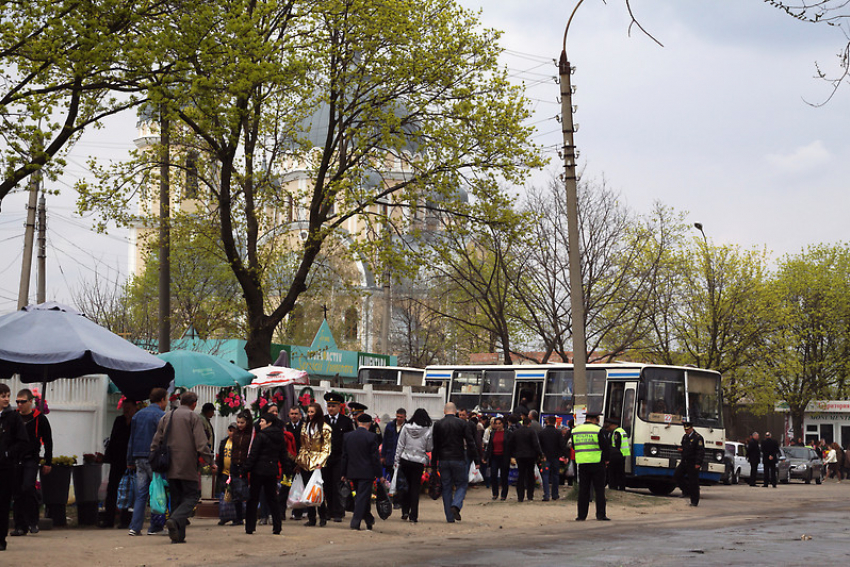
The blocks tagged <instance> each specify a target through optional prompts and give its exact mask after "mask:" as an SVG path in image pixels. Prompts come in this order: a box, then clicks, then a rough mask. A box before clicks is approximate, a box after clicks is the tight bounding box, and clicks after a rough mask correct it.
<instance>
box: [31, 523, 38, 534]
mask: <svg viewBox="0 0 850 567" xmlns="http://www.w3.org/2000/svg"><path fill="white" fill-rule="evenodd" d="M30 533H31V534H37V533H38V524H36V525H34V526H30Z"/></svg>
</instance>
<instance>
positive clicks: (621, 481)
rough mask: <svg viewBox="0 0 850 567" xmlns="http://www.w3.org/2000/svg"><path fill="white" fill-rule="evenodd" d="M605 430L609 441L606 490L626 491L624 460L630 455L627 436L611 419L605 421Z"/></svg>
mask: <svg viewBox="0 0 850 567" xmlns="http://www.w3.org/2000/svg"><path fill="white" fill-rule="evenodd" d="M605 429H606V430H607V431H608V435H609V439H610V440H611V454H610V456H609V459H608V488H611V489H613V490H621V491H622V490H625V489H626V459H627V458H629V457H630V456H631V454H632V452H631V447H630V446H629V436H628V434H627V433H626V430H625V429H623V428H622V427H620V425H619V424H618V423H617V422H616V421H614V420H613V419H606V420H605Z"/></svg>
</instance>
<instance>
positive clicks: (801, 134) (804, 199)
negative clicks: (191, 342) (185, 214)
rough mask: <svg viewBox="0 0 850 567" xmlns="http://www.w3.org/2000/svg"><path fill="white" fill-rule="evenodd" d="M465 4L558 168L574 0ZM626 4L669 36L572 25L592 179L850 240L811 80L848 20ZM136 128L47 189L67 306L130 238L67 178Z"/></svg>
mask: <svg viewBox="0 0 850 567" xmlns="http://www.w3.org/2000/svg"><path fill="white" fill-rule="evenodd" d="M460 2H461V4H462V5H464V6H466V7H469V8H472V9H481V19H482V22H483V24H484V25H485V26H487V27H493V28H496V29H500V30H502V31H503V32H504V35H503V37H502V40H501V43H502V46H503V47H504V48H505V49H506V50H507V51H506V53H505V57H504V62H505V64H506V65H507V66H508V67H509V69H510V70H511V71H512V74H513V75H514V76H515V77H516V80H517V81H521V82H524V83H525V84H526V85H527V88H528V96H529V98H530V99H532V104H533V107H534V109H535V116H534V118H533V119H532V122H533V123H534V125H535V127H536V128H537V135H536V138H535V139H536V141H537V142H538V143H539V144H541V145H543V146H546V148H547V149H548V155H549V156H550V157H552V158H553V162H552V163H551V164H550V166H549V170H550V171H558V170H559V167H558V161H557V160H558V157H557V154H556V153H555V150H556V149H557V147H558V146H559V145H560V144H561V133H560V124H559V123H558V122H557V121H556V120H555V116H556V115H557V114H559V112H560V106H559V105H558V103H557V97H558V93H559V87H558V85H557V84H556V83H555V81H554V77H555V75H556V74H557V69H556V67H555V64H554V60H555V59H556V58H557V57H558V55H559V54H560V50H561V40H562V36H563V30H564V26H565V25H566V22H567V19H568V17H569V13H570V11H571V10H572V7H573V6H574V2H563V1H554V0H526V1H525V2H516V0H460ZM632 7H633V9H634V12H635V15H636V16H637V17H638V19H639V21H640V22H641V24H643V26H644V27H645V28H647V30H648V31H649V32H650V33H652V34H653V36H655V37H656V38H657V39H658V40H659V41H660V42H661V43H663V44H664V47H659V46H658V45H657V44H655V43H654V42H653V41H652V40H650V39H649V38H647V37H646V36H644V35H643V34H641V33H640V31H639V30H637V29H632V33H631V36H629V34H628V31H629V29H628V28H629V16H628V13H627V11H626V7H625V3H624V0H609V1H608V4H607V5H606V4H604V3H603V2H602V0H586V1H585V2H584V4H583V5H582V6H581V8H580V9H579V11H578V13H577V15H576V17H575V19H574V21H573V24H572V28H571V30H570V37H569V40H568V45H567V53H568V56H569V60H570V63H571V64H572V65H573V66H575V67H576V73H575V75H574V77H573V82H574V84H575V85H576V87H577V91H576V94H575V95H574V98H573V103H574V104H575V105H577V106H578V111H577V113H576V115H575V121H576V122H577V123H579V125H580V128H579V131H578V133H577V134H576V145H577V146H578V148H579V150H580V152H581V156H580V159H579V164H580V166H581V167H583V168H584V178H585V179H601V178H602V177H603V176H604V177H605V179H606V180H607V182H608V184H609V185H610V186H611V187H613V188H615V189H616V190H618V191H619V192H620V193H621V194H622V196H623V198H624V200H625V201H626V202H627V203H628V204H629V205H630V206H631V207H632V208H633V209H635V210H637V211H640V212H648V211H649V210H650V208H651V207H652V204H653V202H655V201H661V202H662V203H664V204H665V205H668V206H670V207H673V208H675V209H677V210H679V211H687V212H688V213H689V220H690V221H691V222H694V221H698V222H701V223H702V224H703V225H704V228H705V232H706V235H707V236H708V237H709V238H710V239H711V240H713V241H714V242H716V243H718V244H722V243H729V244H740V245H742V246H744V247H753V246H766V247H767V248H768V249H769V250H770V251H771V252H772V253H773V254H774V256H775V257H779V256H781V255H783V254H786V253H796V252H799V251H801V250H802V249H803V248H804V247H806V246H808V245H810V244H816V243H821V242H825V243H835V242H840V241H846V240H847V239H848V238H847V226H848V221H847V219H846V217H847V212H848V211H850V191H848V181H847V164H848V163H850V139H848V137H847V135H846V133H847V132H848V131H850V128H848V126H850V124H848V122H850V113H848V112H847V109H848V103H850V85H845V86H844V87H843V88H842V89H840V90H839V92H838V93H837V94H836V95H835V97H834V98H833V99H832V100H831V101H830V102H829V103H828V104H826V105H825V106H823V107H820V108H814V107H812V106H810V105H809V104H807V101H808V102H812V103H817V102H822V101H824V100H826V98H827V97H828V96H829V95H830V93H831V88H830V87H829V85H828V84H826V83H825V82H823V81H820V80H817V79H815V78H813V77H814V74H815V62H818V63H821V64H822V65H823V67H824V68H825V69H827V70H829V71H832V72H835V71H836V70H837V61H838V60H837V57H836V53H837V52H838V51H839V49H840V48H841V46H842V45H843V41H844V39H843V36H842V35H841V33H840V30H836V29H833V28H828V27H826V26H821V25H811V24H805V23H802V22H799V21H797V20H794V19H792V18H790V17H789V16H787V15H785V14H783V13H782V12H780V11H778V10H776V9H775V8H772V7H771V6H769V5H768V4H766V3H764V2H761V1H760V0H632ZM134 125H135V118H134V117H133V116H125V117H119V118H116V119H113V120H112V121H110V122H109V123H108V124H107V125H106V128H104V129H102V130H100V131H97V132H93V133H91V134H88V135H86V137H85V138H84V140H83V141H82V142H81V143H80V144H78V145H77V147H76V148H75V149H74V151H73V153H72V156H71V160H70V163H69V168H68V175H67V176H66V178H65V179H64V180H63V182H62V183H60V184H59V185H57V186H55V187H52V188H58V189H59V190H61V191H62V196H61V197H49V198H48V208H49V211H50V213H49V214H50V218H49V221H48V226H49V233H48V244H49V246H48V258H49V265H48V285H47V289H48V293H47V295H48V299H57V300H59V301H63V302H68V303H70V302H71V301H72V298H73V296H74V292H75V290H76V289H78V288H79V287H80V286H81V285H85V282H87V281H90V280H92V279H93V278H94V275H95V272H97V273H98V274H99V276H100V277H101V278H102V280H103V281H104V282H107V281H113V282H114V281H123V279H124V278H126V275H127V273H126V272H127V242H126V235H125V234H124V233H123V232H121V231H118V232H115V233H114V234H113V235H111V236H97V235H94V234H93V233H91V232H90V231H88V230H87V227H88V226H90V225H91V222H90V221H89V220H88V219H80V218H79V217H76V216H74V215H73V198H74V195H73V192H72V191H71V189H70V185H72V184H73V182H74V181H75V180H76V179H78V178H80V177H83V176H85V175H87V168H86V161H87V158H88V156H89V155H93V154H96V155H98V156H101V157H117V156H120V155H122V154H124V153H125V152H127V151H128V150H130V149H131V148H132V147H133V144H132V140H133V138H134V137H135V128H134ZM841 164H844V165H841ZM547 178H548V173H547V172H539V173H537V174H536V175H535V176H534V180H535V182H538V183H543V182H545V180H546V179H547ZM25 201H26V199H25V196H24V195H22V194H19V195H13V196H10V197H8V198H6V199H5V200H4V201H3V208H2V213H0V274H2V280H1V281H2V283H0V312H7V311H10V310H13V309H15V303H16V297H17V290H18V283H19V278H20V265H21V264H20V261H21V251H22V248H23V238H22V235H23V219H24V213H25V211H24V203H25ZM33 281H34V280H33ZM34 294H35V289H34V284H33V287H32V290H31V295H32V297H33V298H34Z"/></svg>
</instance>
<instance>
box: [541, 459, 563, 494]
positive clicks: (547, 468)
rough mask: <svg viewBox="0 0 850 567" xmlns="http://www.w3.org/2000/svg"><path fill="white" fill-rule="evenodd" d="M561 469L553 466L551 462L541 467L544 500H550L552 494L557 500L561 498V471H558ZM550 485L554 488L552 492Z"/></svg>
mask: <svg viewBox="0 0 850 567" xmlns="http://www.w3.org/2000/svg"><path fill="white" fill-rule="evenodd" d="M559 468H560V467H559V466H557V465H556V466H551V465H550V463H549V461H546V464H545V465H543V466H542V467H540V477H541V478H542V479H543V498H546V499H548V498H549V496H550V494H551V496H552V498H554V499H555V500H557V499H558V498H560V496H559V495H558V485H559V484H560V482H561V474H560V473H561V471H560V470H558V469H559ZM550 483H551V487H552V490H551V492H550V490H549V487H550Z"/></svg>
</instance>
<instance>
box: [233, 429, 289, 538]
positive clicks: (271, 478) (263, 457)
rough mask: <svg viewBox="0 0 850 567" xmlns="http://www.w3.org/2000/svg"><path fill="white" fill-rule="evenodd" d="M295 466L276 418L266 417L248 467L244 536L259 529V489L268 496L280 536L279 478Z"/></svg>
mask: <svg viewBox="0 0 850 567" xmlns="http://www.w3.org/2000/svg"><path fill="white" fill-rule="evenodd" d="M293 465H294V463H293V462H292V460H291V459H290V458H289V453H288V452H287V450H286V442H285V441H284V437H283V430H282V429H281V428H280V426H279V425H278V423H277V418H276V417H275V416H274V415H272V414H270V413H265V414H263V417H261V418H260V432H259V433H258V434H257V436H256V437H255V438H254V443H253V445H252V446H251V453H250V454H249V455H248V461H247V463H246V466H245V468H246V470H247V471H248V472H250V473H251V495H250V498H248V509H247V511H246V512H245V533H247V534H252V533H254V530H255V529H256V527H257V505H258V504H259V502H260V490H262V491H263V492H264V493H265V495H266V505H267V506H268V508H269V512H270V513H271V516H272V526H273V532H272V533H274V534H275V535H280V528H281V515H280V504H279V503H278V500H277V478H278V473H279V472H280V470H281V468H282V469H283V470H284V471H291V470H292V468H293Z"/></svg>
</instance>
